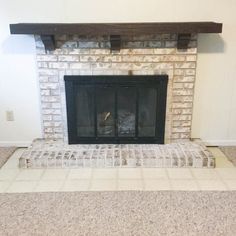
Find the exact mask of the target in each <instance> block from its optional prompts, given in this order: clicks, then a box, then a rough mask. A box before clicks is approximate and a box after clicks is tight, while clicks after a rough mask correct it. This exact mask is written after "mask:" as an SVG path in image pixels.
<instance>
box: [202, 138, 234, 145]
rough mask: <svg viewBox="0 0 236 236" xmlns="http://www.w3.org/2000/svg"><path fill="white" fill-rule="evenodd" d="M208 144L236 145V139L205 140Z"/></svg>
mask: <svg viewBox="0 0 236 236" xmlns="http://www.w3.org/2000/svg"><path fill="white" fill-rule="evenodd" d="M202 141H203V142H204V143H205V145H206V146H236V140H204V139H202Z"/></svg>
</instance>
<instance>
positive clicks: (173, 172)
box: [167, 168, 193, 179]
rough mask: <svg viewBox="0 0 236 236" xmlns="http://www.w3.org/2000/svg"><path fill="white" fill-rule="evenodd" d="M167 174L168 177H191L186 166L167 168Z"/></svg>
mask: <svg viewBox="0 0 236 236" xmlns="http://www.w3.org/2000/svg"><path fill="white" fill-rule="evenodd" d="M167 174H168V176H169V178H170V179H193V176H192V173H191V171H190V169H188V168H168V169H167Z"/></svg>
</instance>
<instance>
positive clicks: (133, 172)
mask: <svg viewBox="0 0 236 236" xmlns="http://www.w3.org/2000/svg"><path fill="white" fill-rule="evenodd" d="M118 178H119V179H141V178H142V175H141V169H140V168H119V169H118Z"/></svg>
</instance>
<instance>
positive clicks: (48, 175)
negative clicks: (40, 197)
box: [41, 169, 69, 180]
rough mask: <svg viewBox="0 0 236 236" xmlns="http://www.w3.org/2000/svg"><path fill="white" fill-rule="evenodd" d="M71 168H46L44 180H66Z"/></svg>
mask: <svg viewBox="0 0 236 236" xmlns="http://www.w3.org/2000/svg"><path fill="white" fill-rule="evenodd" d="M68 173H69V170H67V169H47V170H45V172H44V174H43V176H42V178H41V179H42V180H65V179H66V178H67V175H68Z"/></svg>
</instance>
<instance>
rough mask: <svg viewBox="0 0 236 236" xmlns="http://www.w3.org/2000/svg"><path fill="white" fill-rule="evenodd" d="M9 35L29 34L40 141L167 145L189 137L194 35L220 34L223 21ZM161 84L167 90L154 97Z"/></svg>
mask: <svg viewBox="0 0 236 236" xmlns="http://www.w3.org/2000/svg"><path fill="white" fill-rule="evenodd" d="M10 30H11V33H12V34H34V35H35V40H36V49H37V65H38V79H39V88H40V101H41V120H42V129H43V137H44V138H45V139H55V140H63V141H64V142H65V143H68V141H69V143H105V142H106V143H163V142H164V143H165V144H167V143H172V142H179V141H188V140H189V139H190V138H191V123H192V114H193V98H194V85H195V77H196V63H197V35H198V33H221V32H222V24H221V23H215V22H168V23H164V22H154V23H115V24H112V23H107V24H105V23H95V24H91V23H86V24H81V23H78V24H77V23H75V24H50V23H48V24H31V23H29V24H11V25H10ZM130 74H132V75H133V76H132V77H130V76H129V75H130ZM104 75H106V76H104ZM165 76H166V80H165V79H164V77H165ZM167 76H168V84H167ZM65 78H66V84H65V80H64V79H65ZM85 78H86V79H85ZM108 78H109V79H108ZM121 79H122V81H123V82H124V83H123V85H120V84H119V83H120V82H121ZM145 79H146V80H147V81H145ZM106 80H107V81H106ZM152 80H153V81H152ZM76 81H77V82H76ZM83 81H84V82H83ZM134 81H135V83H134ZM162 81H166V82H162ZM132 82H133V83H132ZM161 83H164V84H165V83H166V84H165V86H166V87H167V88H165V89H163V91H161V92H160V91H159V90H160V89H161V86H162V85H161ZM132 84H134V86H133V87H132V86H131V85H132ZM163 86H164V85H163ZM104 87H105V88H104ZM118 87H119V89H117V88H118ZM153 88H156V90H155V91H156V92H154V89H153ZM69 90H70V92H68V91H69ZM127 91H128V92H127ZM157 91H158V92H157ZM66 92H67V93H66ZM145 99H146V100H145ZM161 99H164V100H161ZM150 100H152V101H150ZM142 102H143V104H141V103H142ZM165 103H166V104H165ZM66 105H67V106H66ZM66 108H67V109H66ZM144 108H145V109H146V110H145V109H144ZM153 108H155V109H156V110H155V109H153ZM142 109H143V111H142ZM159 109H160V110H161V109H162V112H160V110H159ZM164 109H165V110H166V112H165V110H164ZM150 111H152V112H150ZM67 112H68V113H67ZM81 114H82V116H81ZM147 114H148V116H147ZM164 115H165V116H164ZM155 119H156V123H155V124H154V123H153V122H154V120H155ZM163 140H164V141H163Z"/></svg>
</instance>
